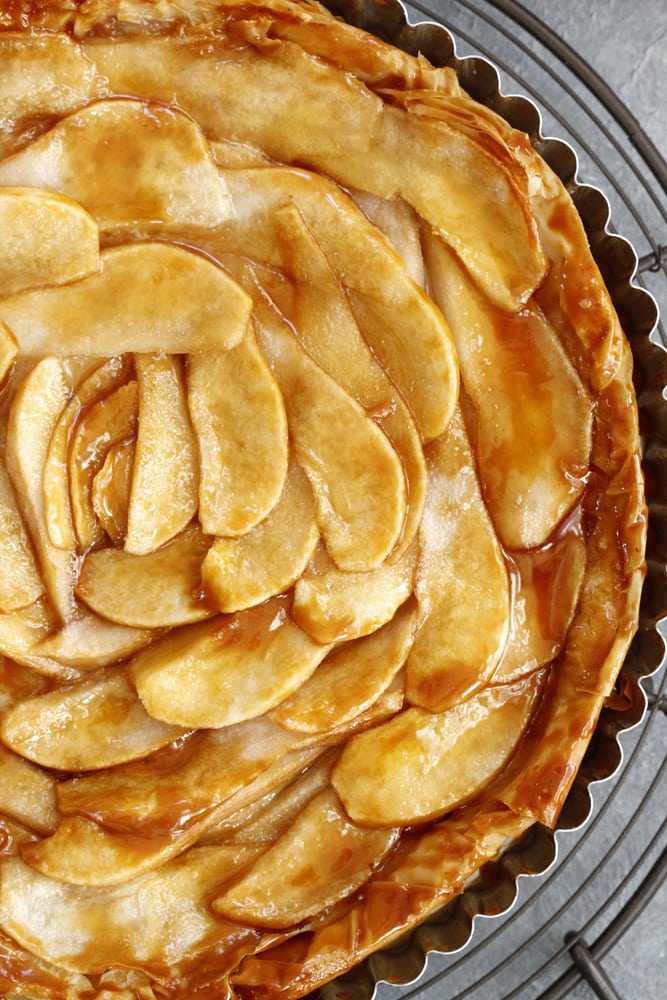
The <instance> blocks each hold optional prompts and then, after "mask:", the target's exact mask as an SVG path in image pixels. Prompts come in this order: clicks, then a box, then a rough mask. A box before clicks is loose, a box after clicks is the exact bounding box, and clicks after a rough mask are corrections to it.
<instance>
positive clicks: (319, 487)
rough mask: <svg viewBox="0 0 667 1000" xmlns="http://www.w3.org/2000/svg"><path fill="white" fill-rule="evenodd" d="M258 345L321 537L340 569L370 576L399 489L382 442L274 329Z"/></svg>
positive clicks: (396, 464)
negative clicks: (281, 404) (308, 487)
mask: <svg viewBox="0 0 667 1000" xmlns="http://www.w3.org/2000/svg"><path fill="white" fill-rule="evenodd" d="M259 339H260V343H261V346H262V349H263V351H264V353H265V355H266V357H267V358H268V361H269V364H270V365H271V367H272V369H273V372H274V374H275V376H276V380H277V382H278V385H279V386H280V389H281V391H282V394H283V398H284V400H285V407H286V410H287V420H288V423H289V428H290V433H291V435H292V439H293V441H294V447H295V451H296V455H297V458H298V459H299V462H300V464H301V465H302V466H303V468H304V471H305V472H306V475H307V476H308V478H309V480H310V483H311V486H312V487H313V493H314V495H315V502H316V506H317V519H318V525H319V528H320V532H321V534H322V537H323V538H324V540H325V542H326V545H327V548H328V549H329V552H330V553H331V556H332V558H333V560H334V562H335V563H336V564H337V566H339V568H340V569H347V570H354V571H363V570H370V569H373V568H375V567H377V566H378V565H380V563H381V562H382V561H383V560H384V559H386V557H387V556H388V555H389V553H390V552H391V551H392V549H393V548H394V546H395V545H396V544H397V542H398V540H399V538H400V535H401V532H402V530H403V525H404V520H405V511H406V488H405V477H404V475H403V469H402V466H401V463H400V460H399V458H398V455H397V454H396V452H395V451H394V449H393V448H392V446H391V444H390V443H389V440H388V438H387V437H386V436H385V434H383V432H382V431H381V430H380V429H379V427H378V426H377V425H376V424H375V423H374V422H373V421H372V420H370V419H369V418H368V417H367V415H366V414H365V412H364V410H363V409H362V408H361V406H359V404H358V403H357V402H356V400H354V399H353V398H352V397H351V396H350V395H349V394H348V393H347V392H345V391H344V390H343V389H342V388H341V387H340V386H339V385H338V383H337V382H335V381H334V380H333V379H332V378H331V377H330V376H328V375H327V374H326V373H325V372H324V371H323V370H322V369H321V368H319V366H318V365H316V364H315V363H314V362H313V361H311V359H310V358H309V357H308V356H307V355H306V353H305V352H304V351H303V349H302V348H301V347H300V346H299V344H298V343H297V342H296V340H295V339H294V338H293V336H292V335H291V333H290V332H289V330H288V329H287V328H286V327H285V326H284V325H281V324H280V323H274V324H273V325H272V326H271V328H270V329H269V328H268V327H265V326H263V325H262V326H260V327H259Z"/></svg>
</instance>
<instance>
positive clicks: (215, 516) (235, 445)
mask: <svg viewBox="0 0 667 1000" xmlns="http://www.w3.org/2000/svg"><path fill="white" fill-rule="evenodd" d="M187 385H188V404H189V407H190V413H191V416H192V422H193V425H194V429H195V434H196V437H197V444H198V446H199V460H200V465H201V475H200V482H199V520H200V522H201V525H202V528H203V529H204V531H206V532H207V533H208V534H210V535H231V536H237V535H243V534H245V533H246V532H247V531H249V530H250V529H251V528H253V527H254V526H255V525H256V524H258V523H259V522H260V521H262V520H263V519H264V518H265V517H266V515H267V514H268V513H269V511H270V510H271V509H272V508H273V507H274V506H275V504H276V502H277V500H278V497H279V496H280V492H281V490H282V488H283V484H284V482H285V476H286V474H287V418H286V416H285V407H284V404H283V400H282V397H281V395H280V390H279V389H278V386H277V385H276V381H275V379H274V377H273V375H272V374H271V371H270V369H269V367H268V365H267V363H266V361H265V360H264V358H263V356H262V354H261V353H260V351H259V349H258V347H257V343H256V340H255V337H254V334H253V332H252V330H251V329H249V330H248V333H247V334H246V336H245V337H244V338H243V340H242V341H241V342H240V343H239V344H238V345H237V346H236V347H234V348H232V350H230V351H225V352H222V351H216V352H211V353H208V354H200V355H196V354H195V355H192V356H191V357H190V358H189V360H188V367H187Z"/></svg>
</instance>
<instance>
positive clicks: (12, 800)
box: [0, 746, 58, 834]
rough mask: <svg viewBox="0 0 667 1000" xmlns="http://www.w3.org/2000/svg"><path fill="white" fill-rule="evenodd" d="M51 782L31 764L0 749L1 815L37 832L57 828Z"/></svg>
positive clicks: (45, 832) (53, 791)
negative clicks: (5, 815) (3, 814)
mask: <svg viewBox="0 0 667 1000" xmlns="http://www.w3.org/2000/svg"><path fill="white" fill-rule="evenodd" d="M55 787H56V783H55V781H54V779H53V778H52V777H51V776H50V775H49V774H46V773H45V772H44V771H42V769H41V768H39V767H35V765H34V764H31V763H30V761H27V760H24V759H23V757H20V756H19V755H18V754H15V753H12V751H11V750H8V749H7V748H6V747H4V746H0V812H3V813H6V814H7V815H8V816H11V817H12V818H13V819H16V820H18V821H19V823H24V824H25V825H26V826H28V827H30V829H31V830H36V831H37V833H41V834H49V833H53V831H54V830H55V828H56V826H57V825H58V807H57V805H56V791H55Z"/></svg>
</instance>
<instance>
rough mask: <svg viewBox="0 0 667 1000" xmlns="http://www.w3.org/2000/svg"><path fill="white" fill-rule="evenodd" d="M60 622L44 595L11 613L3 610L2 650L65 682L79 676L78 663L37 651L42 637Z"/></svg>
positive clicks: (3, 652)
mask: <svg viewBox="0 0 667 1000" xmlns="http://www.w3.org/2000/svg"><path fill="white" fill-rule="evenodd" d="M59 624H60V622H59V619H58V616H57V614H56V612H55V611H54V610H53V608H52V607H51V604H50V602H49V601H48V600H47V599H46V598H45V597H42V598H40V599H39V600H38V601H35V603H34V604H29V605H28V606H27V607H25V608H19V609H18V610H17V611H12V612H11V614H6V615H3V614H0V653H2V654H4V655H5V656H8V657H9V658H10V659H11V660H13V661H14V662H15V663H17V664H19V665H20V666H23V667H29V668H30V669H31V670H35V671H37V673H39V674H42V675H43V676H44V677H53V678H56V679H58V680H60V681H64V682H65V683H67V682H68V681H72V680H76V679H77V678H78V677H79V676H80V675H79V671H78V670H77V669H76V668H75V667H72V666H68V665H66V664H64V663H60V662H59V661H58V660H56V659H53V658H51V657H49V656H44V655H42V654H39V653H38V652H37V650H38V647H39V644H40V642H41V640H43V639H45V638H46V637H47V636H48V635H49V634H50V633H51V632H53V631H54V630H56V629H57V628H58V626H59Z"/></svg>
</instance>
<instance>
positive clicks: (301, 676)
mask: <svg viewBox="0 0 667 1000" xmlns="http://www.w3.org/2000/svg"><path fill="white" fill-rule="evenodd" d="M327 651H328V649H327V647H326V646H323V645H320V643H317V642H314V641H313V640H312V639H311V638H310V636H308V635H307V634H306V633H305V632H303V631H302V630H301V629H300V628H299V627H298V626H297V625H295V624H294V623H293V622H292V620H291V618H290V617H289V602H288V600H287V599H286V598H272V599H271V600H269V601H267V602H265V603H264V604H262V605H260V606H259V607H257V608H249V609H248V610H246V611H240V612H238V614H236V615H233V616H231V617H229V618H223V619H221V618H219V617H218V618H214V619H213V620H212V621H210V622H206V623H204V624H203V625H202V624H198V625H191V626H188V627H187V628H183V629H181V630H179V631H178V632H174V633H169V634H168V635H166V636H165V637H164V638H163V639H161V640H159V641H158V642H156V643H154V644H153V645H152V646H150V647H149V648H148V649H146V650H143V651H142V652H140V653H138V654H137V655H136V656H135V657H133V659H132V660H131V661H130V663H129V665H128V670H129V673H130V676H131V677H132V680H133V681H134V684H135V685H136V688H137V692H138V694H139V697H140V698H141V700H142V702H143V703H144V706H145V708H146V710H147V712H148V713H149V715H152V716H153V718H155V719H161V720H162V721H163V722H170V723H172V724H174V725H181V726H188V727H192V728H198V729H204V728H207V729H208V728H219V727H221V726H229V725H232V724H233V723H237V722H243V721H244V720H245V719H251V718H254V717H256V716H259V715H262V714H263V713H264V712H267V711H269V710H270V709H272V708H274V707H275V706H276V705H277V704H279V702H281V701H282V700H283V698H286V697H287V695H288V694H290V693H291V692H292V691H294V689H295V688H297V687H298V686H299V684H301V683H303V681H304V680H305V679H306V678H307V677H309V676H310V674H312V672H313V670H314V669H315V667H316V666H317V664H318V663H319V662H320V660H322V659H323V657H324V656H325V655H326V653H327Z"/></svg>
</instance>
